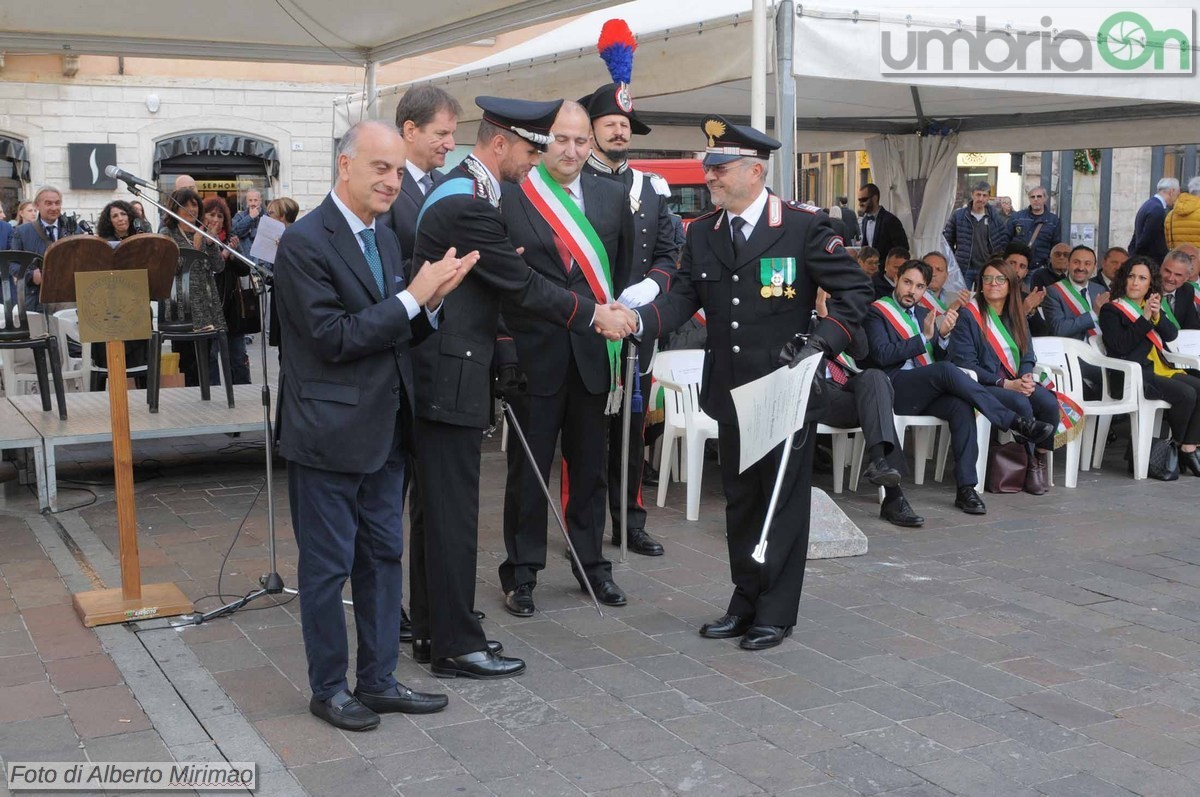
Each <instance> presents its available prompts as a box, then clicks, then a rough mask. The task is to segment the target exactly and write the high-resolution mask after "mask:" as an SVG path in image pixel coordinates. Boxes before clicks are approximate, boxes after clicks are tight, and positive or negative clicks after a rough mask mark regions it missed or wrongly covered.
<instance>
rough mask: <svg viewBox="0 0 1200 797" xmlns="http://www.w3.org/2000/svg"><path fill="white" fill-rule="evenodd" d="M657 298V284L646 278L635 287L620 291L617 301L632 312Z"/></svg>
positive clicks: (631, 286)
mask: <svg viewBox="0 0 1200 797" xmlns="http://www.w3.org/2000/svg"><path fill="white" fill-rule="evenodd" d="M657 296H658V283H657V282H655V281H654V280H652V279H650V278H649V277H647V278H646V279H644V280H642V281H641V282H639V283H638V284H637V285H630V286H629V287H628V288H626V289H625V290H623V291H621V295H620V296H618V297H617V301H618V302H620V303H621V304H623V305H625V306H626V307H628V308H629V309H631V310H632V309H635V308H638V307H641V306H642V305H644V304H650V302H652V301H654V299H655V297H657Z"/></svg>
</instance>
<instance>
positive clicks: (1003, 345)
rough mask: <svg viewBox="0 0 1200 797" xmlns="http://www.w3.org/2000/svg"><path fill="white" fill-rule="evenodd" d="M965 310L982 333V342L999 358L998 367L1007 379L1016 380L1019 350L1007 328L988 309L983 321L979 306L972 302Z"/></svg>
mask: <svg viewBox="0 0 1200 797" xmlns="http://www.w3.org/2000/svg"><path fill="white" fill-rule="evenodd" d="M967 309H968V310H970V311H971V316H972V317H973V318H974V319H975V323H976V324H979V329H980V330H982V331H983V338H984V340H986V341H987V343H988V345H989V346H991V347H992V351H994V352H995V353H996V356H997V357H999V358H1000V365H1001V366H1002V367H1003V368H1004V370H1005V371H1007V372H1008V378H1009V379H1016V378H1017V372H1018V371H1019V370H1020V366H1021V350H1020V349H1019V348H1017V342H1016V341H1015V340H1013V337H1012V335H1010V334H1009V333H1008V328H1007V327H1005V326H1004V322H1003V321H1001V320H1000V316H998V315H996V311H995V310H993V309H992V308H991V307H988V309H987V320H986V321H985V320H984V318H983V314H982V313H981V312H980V311H979V305H977V304H975V303H974V302H971V303H970V304H968V305H967Z"/></svg>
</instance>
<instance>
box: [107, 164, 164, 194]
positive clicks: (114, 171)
mask: <svg viewBox="0 0 1200 797" xmlns="http://www.w3.org/2000/svg"><path fill="white" fill-rule="evenodd" d="M104 174H105V175H107V176H108V177H111V178H113V179H114V180H120V181H121V182H123V183H125V185H129V186H134V185H140V186H141V187H142V188H155V189H157V188H158V186H157V185H155V184H154V183H152V182H150V181H149V180H143V179H142V178H141V177H138V176H137V175H134V174H130V173H129V172H127V171H124V170H123V169H118V168H117V167H116V166H105V167H104Z"/></svg>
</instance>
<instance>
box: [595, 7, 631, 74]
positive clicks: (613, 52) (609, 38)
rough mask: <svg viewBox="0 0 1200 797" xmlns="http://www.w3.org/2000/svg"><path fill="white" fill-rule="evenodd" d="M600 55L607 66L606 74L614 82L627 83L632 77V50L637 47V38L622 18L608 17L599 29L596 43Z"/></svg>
mask: <svg viewBox="0 0 1200 797" xmlns="http://www.w3.org/2000/svg"><path fill="white" fill-rule="evenodd" d="M596 46H597V47H598V48H599V50H600V57H601V58H603V59H604V63H605V65H606V66H608V74H609V75H611V76H612V79H613V82H614V83H625V84H628V83H630V82H631V80H632V78H633V51H634V50H636V49H637V39H635V38H634V37H633V31H632V30H630V29H629V23H627V22H626V21H625V20H623V19H610V20H609V21H608V22H605V23H604V27H602V28H601V29H600V41H599V42H598V43H597V45H596Z"/></svg>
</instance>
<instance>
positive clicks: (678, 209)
mask: <svg viewBox="0 0 1200 797" xmlns="http://www.w3.org/2000/svg"><path fill="white" fill-rule="evenodd" d="M629 165H630V166H632V167H634V168H635V169H640V170H641V171H643V172H653V173H654V174H657V175H660V176H661V177H663V178H664V179H665V180H666V181H667V183H669V184H670V186H671V197H670V199H668V200H667V206H668V207H669V208H670V209H671V212H672V213H675V214H677V215H679V216H680V217H681V218H682V219H683V223H684V226H687V224H688V223H689V222H690V221H691V220H692V219H694V218H696V217H697V216H703V215H704V214H705V213H708V212H709V211H710V210H712V209H713V203H712V195H711V194H709V192H708V186H707V185H706V184H705V182H704V168H703V167H702V166H701V165H700V161H698V160H695V159H691V158H689V159H662V160H631V161H629Z"/></svg>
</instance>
